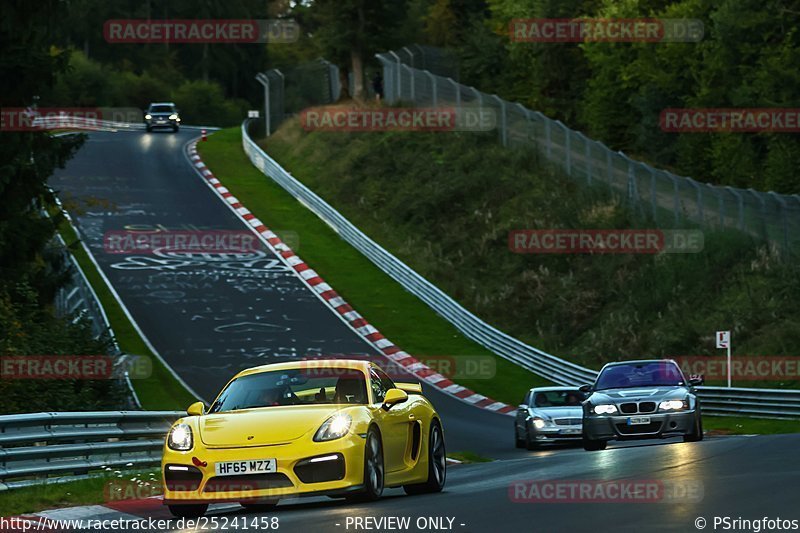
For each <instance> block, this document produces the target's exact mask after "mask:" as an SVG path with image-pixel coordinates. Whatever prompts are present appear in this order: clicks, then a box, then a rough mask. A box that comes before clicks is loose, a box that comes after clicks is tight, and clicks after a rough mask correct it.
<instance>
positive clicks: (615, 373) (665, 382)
mask: <svg viewBox="0 0 800 533" xmlns="http://www.w3.org/2000/svg"><path fill="white" fill-rule="evenodd" d="M683 384H684V377H683V373H682V372H681V370H680V368H679V367H678V365H676V364H675V363H673V362H672V361H653V362H649V363H631V364H624V365H614V366H609V367H606V369H605V370H603V371H602V372H601V373H600V375H599V376H598V378H597V382H596V383H595V387H594V389H595V390H603V389H623V388H631V387H655V386H675V385H683Z"/></svg>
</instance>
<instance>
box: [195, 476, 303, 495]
mask: <svg viewBox="0 0 800 533" xmlns="http://www.w3.org/2000/svg"><path fill="white" fill-rule="evenodd" d="M291 486H292V482H291V480H290V479H289V478H288V477H286V474H281V473H280V472H272V473H268V474H247V475H243V476H217V477H212V478H211V479H209V480H208V483H206V486H205V488H204V489H203V492H241V491H248V490H264V489H279V488H282V487H291Z"/></svg>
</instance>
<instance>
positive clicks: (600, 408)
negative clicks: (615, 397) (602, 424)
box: [590, 403, 617, 415]
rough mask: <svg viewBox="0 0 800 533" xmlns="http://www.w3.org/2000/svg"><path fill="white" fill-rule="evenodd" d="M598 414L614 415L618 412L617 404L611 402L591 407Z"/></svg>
mask: <svg viewBox="0 0 800 533" xmlns="http://www.w3.org/2000/svg"><path fill="white" fill-rule="evenodd" d="M590 410H591V411H592V412H593V413H595V414H597V415H613V414H614V413H616V412H617V406H616V405H614V404H610V403H607V404H606V403H601V404H600V405H595V406H593V407H591V408H590Z"/></svg>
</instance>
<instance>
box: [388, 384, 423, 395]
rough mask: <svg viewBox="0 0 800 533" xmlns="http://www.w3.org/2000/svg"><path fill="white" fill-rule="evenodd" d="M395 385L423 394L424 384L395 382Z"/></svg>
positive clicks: (402, 389) (408, 391)
mask: <svg viewBox="0 0 800 533" xmlns="http://www.w3.org/2000/svg"><path fill="white" fill-rule="evenodd" d="M394 386H395V387H397V388H398V389H400V390H401V391H405V392H407V393H410V394H422V385H420V384H419V383H395V384H394Z"/></svg>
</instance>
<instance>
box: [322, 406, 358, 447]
mask: <svg viewBox="0 0 800 533" xmlns="http://www.w3.org/2000/svg"><path fill="white" fill-rule="evenodd" d="M352 423H353V419H352V418H351V417H350V415H348V414H346V413H336V414H335V415H333V416H332V417H330V418H329V419H327V420H326V421H325V422H323V423H322V425H321V426H320V427H319V429H318V430H317V433H316V434H315V435H314V440H315V441H316V442H324V441H326V440H335V439H341V438H342V437H344V436H345V435H347V432H348V431H350V425H351V424H352Z"/></svg>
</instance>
